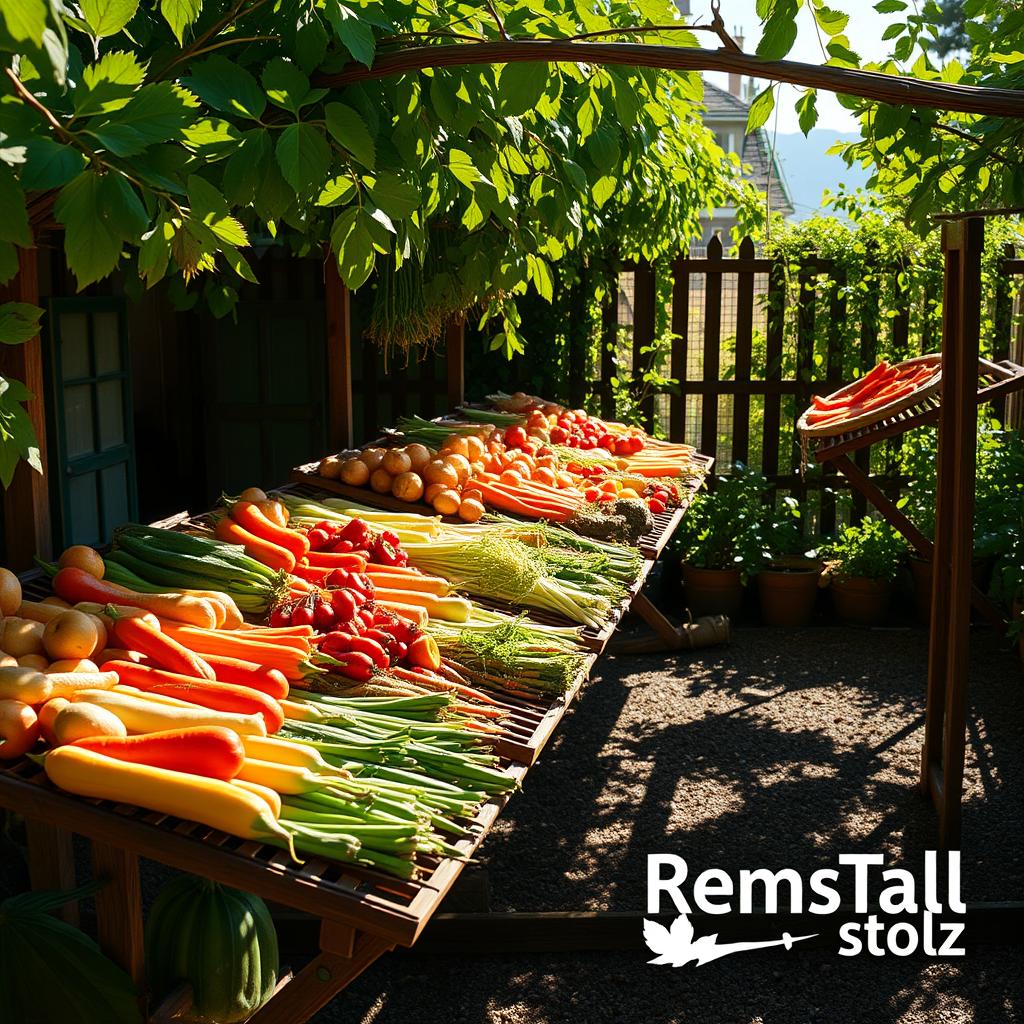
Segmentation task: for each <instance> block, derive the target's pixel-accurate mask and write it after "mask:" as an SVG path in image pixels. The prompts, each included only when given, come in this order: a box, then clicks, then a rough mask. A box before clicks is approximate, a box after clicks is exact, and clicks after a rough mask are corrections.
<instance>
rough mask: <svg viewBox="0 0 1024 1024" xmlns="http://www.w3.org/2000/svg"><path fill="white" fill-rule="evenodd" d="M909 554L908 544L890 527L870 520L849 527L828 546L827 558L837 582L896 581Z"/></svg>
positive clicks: (879, 521) (826, 547)
mask: <svg viewBox="0 0 1024 1024" xmlns="http://www.w3.org/2000/svg"><path fill="white" fill-rule="evenodd" d="M906 550H907V548H906V544H905V542H904V541H903V539H902V538H901V537H900V535H899V534H898V533H897V532H896V531H895V530H894V529H893V528H892V527H891V526H890V525H889V524H888V523H886V522H884V521H883V520H881V519H869V518H868V519H862V520H861V522H860V523H858V524H857V525H856V526H847V527H845V528H844V529H843V530H842V532H841V533H840V534H839V536H838V537H836V538H835V539H834V540H832V541H830V542H829V543H828V544H827V545H826V546H825V549H824V551H823V555H824V557H825V563H826V565H827V566H828V568H829V569H830V570H831V572H832V574H833V575H834V576H835V577H836V578H837V579H841V580H843V579H850V578H852V577H864V578H865V579H869V580H892V579H894V578H895V577H896V573H897V572H898V571H899V568H900V563H901V562H902V561H903V556H904V555H905V554H906Z"/></svg>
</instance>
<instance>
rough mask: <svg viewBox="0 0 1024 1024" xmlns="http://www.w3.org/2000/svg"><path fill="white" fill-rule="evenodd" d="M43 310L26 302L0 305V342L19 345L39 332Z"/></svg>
mask: <svg viewBox="0 0 1024 1024" xmlns="http://www.w3.org/2000/svg"><path fill="white" fill-rule="evenodd" d="M42 315H43V311H42V310H41V309H40V308H39V307H38V306H33V305H30V304H29V303H27V302H5V303H4V304H3V305H0V344H4V345H21V344H23V343H24V342H26V341H29V340H30V339H31V338H34V337H35V336H36V335H37V334H38V333H39V321H40V319H41V318H42Z"/></svg>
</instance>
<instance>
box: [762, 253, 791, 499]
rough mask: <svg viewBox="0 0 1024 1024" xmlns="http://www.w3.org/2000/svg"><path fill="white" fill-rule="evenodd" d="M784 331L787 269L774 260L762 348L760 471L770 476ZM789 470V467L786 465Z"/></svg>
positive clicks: (774, 472) (775, 455) (774, 463)
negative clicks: (768, 385) (764, 385)
mask: <svg viewBox="0 0 1024 1024" xmlns="http://www.w3.org/2000/svg"><path fill="white" fill-rule="evenodd" d="M785 331H786V268H785V266H784V265H783V263H782V261H781V260H778V259H776V260H774V261H773V262H772V266H771V269H770V270H769V271H768V337H767V345H766V349H765V373H764V376H765V381H766V382H770V383H771V384H774V385H775V388H774V389H773V390H769V389H767V388H766V391H765V396H764V446H763V448H762V452H763V455H762V467H763V468H762V470H761V471H762V472H763V473H764V475H765V476H766V477H768V478H769V479H772V478H773V477H776V476H778V473H779V428H780V427H781V424H782V343H783V338H784V337H785ZM787 469H788V467H787Z"/></svg>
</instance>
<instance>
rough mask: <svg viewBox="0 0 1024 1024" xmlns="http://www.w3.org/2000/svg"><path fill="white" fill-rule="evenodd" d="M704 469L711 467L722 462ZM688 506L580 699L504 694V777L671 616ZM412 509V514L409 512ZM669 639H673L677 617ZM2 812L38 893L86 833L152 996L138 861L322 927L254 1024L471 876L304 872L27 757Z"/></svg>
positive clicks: (328, 864) (310, 1010)
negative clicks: (668, 594) (105, 796)
mask: <svg viewBox="0 0 1024 1024" xmlns="http://www.w3.org/2000/svg"><path fill="white" fill-rule="evenodd" d="M702 461H704V462H707V464H708V466H710V460H702ZM313 468H315V464H314V467H313ZM301 469H307V467H301ZM293 476H294V477H295V478H296V482H295V483H292V484H288V485H285V487H283V488H279V490H283V491H291V492H292V493H298V494H309V493H311V491H312V490H317V491H321V490H334V491H335V492H336V493H347V492H346V491H342V490H340V487H343V486H344V485H339V486H338V487H330V486H328V485H330V484H331V483H333V482H332V481H326V480H322V479H321V478H319V477H315V478H314V479H310V474H309V473H308V471H307V472H301V471H300V470H296V472H295V473H294V474H293ZM702 482H703V473H701V474H700V475H699V478H697V479H695V481H694V483H693V486H692V488H691V491H690V497H691V498H692V494H693V493H696V490H697V488H698V487H699V486H700V484H701V483H702ZM349 496H350V497H355V498H358V499H360V500H366V499H367V497H368V495H367V493H365V492H358V493H349ZM370 497H372V500H373V501H374V503H375V504H383V503H382V502H380V501H378V500H377V499H379V498H380V497H381V496H379V495H372V496H370ZM685 504H688V502H686V503H685ZM685 504H684V506H683V507H681V508H679V509H676V510H674V511H672V512H670V513H669V512H666V513H663V514H661V515H659V516H656V517H655V526H654V528H653V529H652V530H651V531H650V532H649V533H648V534H647V535H646V536H645V537H643V538H641V542H640V548H641V551H642V553H643V555H644V562H643V566H642V570H641V574H640V576H639V578H638V579H637V581H636V582H635V583H634V584H633V586H632V587H631V588H630V591H629V593H628V595H627V597H626V599H625V600H624V602H623V604H622V606H621V607H620V608H618V609H616V610H615V612H614V613H613V614H612V615H611V616H610V617H609V621H608V623H607V624H606V625H605V626H604V627H603V628H602V629H600V630H590V631H589V632H587V631H585V635H584V638H585V641H586V643H587V646H588V647H589V648H590V650H589V652H588V654H587V655H586V657H585V659H584V661H583V664H582V665H581V668H580V671H579V672H578V674H577V677H576V678H575V680H574V681H573V683H572V685H571V686H570V688H569V689H568V691H567V692H566V693H565V694H562V695H561V696H559V697H557V698H555V699H546V698H544V697H542V696H539V695H534V694H528V693H521V694H502V695H497V694H495V699H497V700H499V701H500V702H501V704H502V705H503V706H504V708H505V710H506V712H507V716H508V717H507V719H506V735H505V736H504V737H502V739H501V740H500V741H499V742H498V744H497V745H496V747H495V752H496V753H497V754H498V756H499V757H500V758H501V762H500V766H501V768H502V769H503V770H504V771H505V772H506V773H507V774H508V776H509V777H510V778H512V779H514V780H515V781H516V782H517V783H519V782H521V780H522V778H523V777H524V776H525V775H526V773H527V771H528V770H529V768H530V767H531V766H532V765H533V764H534V763H535V761H536V760H537V758H538V756H539V755H540V752H541V750H542V749H543V748H544V746H545V744H546V743H547V741H548V740H549V739H550V737H551V736H552V735H553V733H554V731H555V729H556V727H557V726H558V724H559V722H560V721H561V720H562V718H563V717H564V715H565V712H566V710H567V709H568V707H569V705H570V704H571V703H572V701H573V700H574V699H575V697H576V696H577V694H578V693H579V692H580V690H581V688H582V686H583V683H584V682H585V681H586V679H587V677H588V675H589V673H590V670H591V668H592V667H593V664H594V662H595V661H596V659H597V657H598V655H599V654H600V653H601V651H603V650H604V648H605V646H606V645H607V643H608V640H609V639H610V637H611V635H612V633H613V632H614V631H615V629H616V628H617V626H618V623H619V621H620V620H621V617H622V615H624V614H625V612H626V610H627V609H628V608H630V607H631V606H632V607H633V609H634V610H636V611H638V612H639V613H640V614H641V615H644V617H645V618H647V615H645V610H646V609H645V608H644V607H643V606H642V605H641V602H643V604H646V605H648V606H649V607H650V609H651V610H652V612H653V614H654V615H657V616H659V617H660V613H659V612H657V610H656V609H654V608H653V605H650V604H649V602H647V601H646V598H644V597H643V595H642V594H641V593H640V589H641V587H642V586H643V584H644V582H645V580H646V579H647V576H648V574H649V573H650V570H651V568H652V567H653V566H654V563H655V561H656V559H657V557H658V555H659V554H660V553H661V551H662V550H663V548H664V546H665V544H666V543H667V542H668V539H669V538H670V536H671V534H672V532H673V531H674V530H675V528H676V526H677V525H678V524H679V521H680V520H681V518H682V516H683V513H684V511H685ZM404 509H405V510H408V506H404ZM153 525H154V526H159V527H163V528H168V529H183V528H189V527H192V526H196V525H199V520H197V519H194V518H191V517H190V516H188V514H187V513H181V514H179V515H177V516H174V517H171V518H170V519H167V520H163V521H161V522H159V523H154V524H153ZM23 589H24V593H25V595H26V597H28V598H29V599H33V600H42V599H43V598H45V597H47V596H48V595H49V594H50V593H51V591H50V586H49V580H48V578H47V577H46V576H45V575H44V574H42V573H41V572H39V571H34V572H32V573H28V574H26V575H25V576H24V577H23ZM638 605H640V606H639V607H638ZM495 607H501V606H500V605H495ZM532 614H533V615H534V617H536V618H539V619H541V620H547V621H561V620H558V619H557V617H555V616H545V615H544V614H543V613H538V612H534V613H532ZM648 621H650V619H648ZM665 629H666V630H671V629H672V627H671V625H670V624H668V623H667V620H665ZM510 795H511V794H509V795H505V796H499V797H495V798H492V799H491V800H489V801H488V802H487V803H486V804H484V806H483V807H481V809H480V810H479V811H478V813H477V815H476V817H475V818H474V819H473V821H472V822H470V823H469V828H470V831H471V835H470V836H469V837H467V838H464V839H462V840H460V841H459V842H457V843H455V845H456V846H457V847H458V848H459V850H460V851H461V852H462V853H463V854H464V855H465V856H466V857H467V858H468V857H470V856H472V855H473V854H474V853H475V851H476V850H477V848H478V847H479V845H480V843H481V842H482V841H483V839H484V837H485V836H486V835H487V833H488V831H489V830H490V828H491V826H492V825H493V824H494V821H495V820H496V819H497V817H498V814H499V813H500V811H501V809H502V808H503V807H504V805H505V803H506V802H507V801H508V799H509V797H510ZM0 807H4V808H6V809H8V810H11V811H14V812H15V813H17V814H20V815H22V816H23V817H24V818H25V822H26V833H27V838H28V844H29V867H30V878H31V883H32V887H33V888H34V889H70V888H73V887H74V886H75V884H76V878H75V862H74V855H73V851H72V844H71V835H72V833H78V834H79V835H82V836H84V837H85V838H86V839H88V840H89V842H90V846H91V854H92V865H93V874H94V876H95V877H96V878H97V879H98V880H100V881H103V882H104V883H105V884H104V886H103V888H102V889H101V890H100V892H99V893H98V894H97V896H96V898H95V907H96V927H97V937H98V939H99V942H100V946H101V947H102V948H103V950H104V952H106V953H107V955H108V956H110V957H111V958H112V959H113V960H114V961H115V962H117V963H118V964H120V965H121V966H122V967H123V968H124V969H125V970H126V971H127V972H128V974H129V975H130V976H131V978H132V980H133V981H134V982H135V984H136V986H137V987H138V989H139V991H140V992H144V991H145V963H144V950H143V915H142V895H141V887H140V872H139V858H140V857H147V858H149V859H151V860H155V861H159V862H160V863H162V864H165V865H167V866H169V867H172V868H175V869H177V870H181V871H188V872H191V873H193V874H197V875H201V876H203V877H205V878H209V879H212V880H214V881H217V882H221V883H222V884H225V885H230V886H234V887H236V888H239V889H243V890H245V891H247V892H252V893H255V894H256V895H258V896H261V897H262V898H264V899H268V900H272V901H275V902H277V903H279V904H282V905H284V906H286V907H289V908H291V909H293V910H297V911H301V912H305V913H308V914H311V915H313V916H314V917H315V918H318V919H319V921H320V929H319V953H318V954H317V956H316V957H315V958H314V959H313V960H312V961H311V962H310V963H309V964H307V966H306V967H304V968H303V969H302V970H301V971H299V972H298V973H296V974H294V975H292V974H291V973H288V972H286V973H285V974H284V975H283V976H282V978H281V980H280V982H279V984H278V987H277V989H276V990H275V992H274V995H273V996H272V997H271V999H270V1000H268V1002H266V1003H265V1004H264V1005H263V1006H262V1007H261V1008H260V1009H259V1010H257V1011H256V1013H255V1014H254V1015H253V1016H252V1017H250V1018H249V1022H248V1024H301V1022H303V1021H306V1020H308V1019H309V1018H310V1017H312V1016H313V1015H314V1014H315V1013H316V1012H317V1011H318V1010H320V1009H321V1008H322V1007H323V1006H325V1005H326V1004H327V1003H328V1002H330V1001H331V1000H332V999H333V998H334V997H335V996H337V995H338V994H339V993H340V992H341V991H342V990H343V989H345V988H346V987H347V986H348V985H349V984H351V982H352V981H354V980H355V979H356V978H357V977H359V975H360V974H362V973H363V971H365V970H366V969H367V968H368V967H369V966H370V965H371V964H373V963H374V961H376V960H377V959H378V958H379V957H380V956H382V955H383V954H384V953H386V952H388V951H389V950H391V949H393V948H394V947H395V946H411V945H412V944H413V943H415V942H416V940H417V938H418V937H419V936H420V934H421V932H422V931H423V929H424V927H425V926H426V924H427V922H428V921H429V920H430V918H431V917H432V915H433V914H434V913H435V912H436V910H437V908H438V906H439V905H440V904H441V901H442V900H443V899H444V897H445V895H446V894H447V892H448V890H449V889H450V888H451V886H452V884H453V883H454V882H455V880H456V879H457V878H458V876H459V874H460V873H461V871H462V868H463V866H464V861H457V860H452V859H450V858H436V857H424V856H420V857H418V858H417V863H418V864H419V865H420V866H421V869H422V876H421V877H420V878H419V879H418V880H417V881H415V882H407V881H403V880H400V879H395V878H392V877H390V876H387V875H384V874H382V873H380V872H376V871H372V870H369V869H363V868H360V867H357V866H354V865H348V864H341V863H338V862H333V861H328V860H325V859H322V858H318V857H314V858H311V859H310V860H308V861H306V862H304V863H302V864H295V863H294V862H293V861H292V860H291V858H290V857H289V855H288V854H287V853H286V852H285V851H284V850H281V849H280V848H278V847H276V846H273V845H271V844H268V843H261V842H254V841H246V840H242V839H239V838H237V837H235V836H230V835H228V834H227V833H225V832H220V831H218V830H217V829H212V828H209V827H207V826H205V825H200V824H198V823H196V822H192V821H187V820H183V819H179V818H174V817H172V816H169V815H163V814H159V813H157V812H154V811H148V810H146V809H144V808H141V807H137V806H134V805H130V804H113V803H111V802H109V801H100V800H84V799H81V798H78V797H75V796H72V795H70V794H67V793H63V792H61V791H60V790H58V789H57V788H56V787H54V786H53V785H52V784H51V783H50V782H49V781H48V779H47V778H46V774H45V772H44V771H43V770H42V769H41V768H40V767H39V766H38V765H36V764H34V763H33V762H31V761H30V760H28V759H22V760H20V761H17V762H13V763H12V764H11V765H9V766H6V767H4V768H2V769H0ZM61 913H62V916H64V917H65V919H66V920H68V921H70V922H71V923H74V924H77V922H78V908H77V905H74V904H69V905H68V906H66V907H64V908H63V909H62V911H61ZM190 1002H191V993H190V992H189V991H188V989H187V987H185V988H183V989H181V990H178V991H175V992H173V993H171V994H170V995H169V996H168V997H167V998H166V999H165V1000H164V1002H163V1003H162V1004H161V1005H160V1006H157V1007H155V1008H149V1013H148V1016H147V1019H148V1020H149V1022H150V1024H164V1022H169V1021H172V1020H173V1019H174V1018H175V1016H176V1015H178V1014H180V1013H182V1012H184V1011H185V1010H187V1009H188V1007H189V1005H190Z"/></svg>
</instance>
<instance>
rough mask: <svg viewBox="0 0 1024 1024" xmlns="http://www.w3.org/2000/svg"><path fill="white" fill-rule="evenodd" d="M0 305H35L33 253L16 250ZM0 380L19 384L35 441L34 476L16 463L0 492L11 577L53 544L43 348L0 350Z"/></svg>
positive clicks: (37, 341) (46, 554) (35, 343)
mask: <svg viewBox="0 0 1024 1024" xmlns="http://www.w3.org/2000/svg"><path fill="white" fill-rule="evenodd" d="M0 302H27V303H30V304H32V305H37V304H38V302H39V274H38V268H37V264H36V250H35V249H18V273H17V274H16V275H15V276H14V278H13V279H12V280H10V281H8V282H7V284H5V285H0ZM0 375H2V376H5V377H8V376H9V377H11V378H13V379H14V380H20V381H21V382H22V383H23V384H24V385H25V386H26V387H27V388H28V390H29V391H31V392H32V395H33V398H32V400H31V401H29V402H28V403H27V404H26V408H27V410H28V416H29V419H30V420H31V421H32V426H33V428H34V429H35V432H36V437H37V438H38V439H39V460H40V462H41V463H42V466H43V472H42V473H37V472H36V471H35V470H34V469H31V468H30V467H29V466H28V465H27V464H26V463H24V462H22V463H21V464H20V465H19V466H18V468H17V469H16V470H15V471H14V479H13V480H12V481H11V486H10V487H8V488H7V490H6V491H4V495H3V503H4V520H3V521H4V541H5V546H6V551H5V554H6V562H5V564H6V565H7V566H8V567H9V568H11V569H13V570H15V571H16V572H17V571H20V570H22V569H29V568H31V567H32V564H33V563H32V556H33V555H35V554H38V555H39V556H40V557H41V558H47V559H48V558H50V557H51V555H52V548H51V545H52V543H53V540H52V536H51V526H50V491H49V480H48V478H47V475H46V473H47V464H46V402H45V395H46V382H45V380H44V378H43V343H42V339H41V337H40V336H39V335H38V334H37V335H36V336H35V337H34V338H30V339H29V340H28V341H26V342H25V344H24V345H0Z"/></svg>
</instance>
